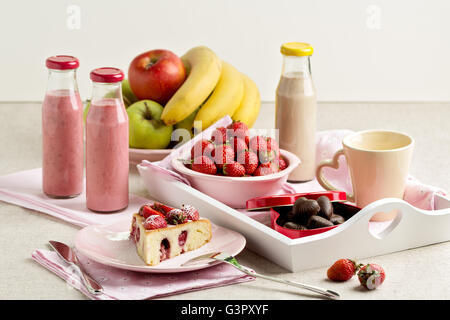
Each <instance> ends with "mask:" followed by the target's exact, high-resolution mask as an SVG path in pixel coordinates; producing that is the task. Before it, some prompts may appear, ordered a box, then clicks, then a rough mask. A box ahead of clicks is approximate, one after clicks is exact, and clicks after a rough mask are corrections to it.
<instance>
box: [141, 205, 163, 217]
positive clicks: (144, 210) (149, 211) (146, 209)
mask: <svg viewBox="0 0 450 320" xmlns="http://www.w3.org/2000/svg"><path fill="white" fill-rule="evenodd" d="M139 215H141V216H143V217H144V218H145V219H147V218H148V217H150V216H153V215H156V216H161V217H163V218H164V214H163V213H161V212H159V211H157V210H155V209H154V208H152V206H151V205H149V204H144V205H143V206H142V207H141V208H140V209H139Z"/></svg>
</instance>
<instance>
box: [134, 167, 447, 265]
mask: <svg viewBox="0 0 450 320" xmlns="http://www.w3.org/2000/svg"><path fill="white" fill-rule="evenodd" d="M138 170H139V173H140V174H141V177H142V178H143V180H144V183H145V185H146V187H147V189H148V191H149V193H150V195H151V196H152V197H153V198H155V199H158V200H160V201H162V202H166V203H168V204H169V205H172V206H181V205H182V204H184V203H189V204H192V205H193V206H195V207H197V208H198V210H199V211H200V212H201V215H202V216H204V217H206V218H208V219H211V220H212V221H213V222H214V223H216V224H218V225H221V226H224V227H226V228H230V229H232V230H235V231H237V232H240V233H242V234H243V235H244V236H245V237H246V238H247V247H248V248H249V249H250V250H252V251H255V252H256V253H258V254H260V255H262V256H264V257H266V258H267V259H269V260H271V261H273V262H275V263H277V264H278V265H280V266H282V267H284V268H286V269H288V270H290V271H292V272H296V271H301V270H306V269H311V268H317V267H323V266H329V265H331V264H332V263H333V262H334V261H335V260H337V259H340V258H343V257H345V258H353V259H362V258H367V257H372V256H376V255H381V254H387V253H391V252H396V251H402V250H406V249H410V248H416V247H421V246H425V245H429V244H434V243H438V242H444V241H448V240H450V199H448V198H445V197H443V196H439V195H437V196H436V203H435V205H436V208H437V209H438V210H434V211H426V210H421V209H417V208H415V207H413V206H411V205H410V204H408V203H407V202H405V201H403V200H400V199H396V198H387V199H381V200H378V201H376V202H373V203H371V204H370V205H368V206H366V207H365V208H363V209H362V210H361V211H360V212H358V213H357V214H356V215H354V216H353V217H352V218H351V219H349V220H347V221H346V222H345V223H344V224H342V225H340V226H338V227H337V228H334V229H332V230H330V231H327V232H324V233H321V234H317V235H313V236H308V237H304V238H299V239H289V238H288V237H286V236H284V235H282V234H280V233H278V232H277V231H275V230H273V229H271V228H270V227H268V226H265V225H264V224H262V223H260V222H257V221H255V220H254V219H252V218H250V217H248V216H246V215H245V214H243V213H241V212H239V211H237V210H235V209H233V208H230V207H228V206H226V205H225V204H223V203H221V202H219V201H217V200H215V199H213V198H211V197H209V196H207V195H205V194H204V193H202V192H200V191H198V190H196V189H194V188H192V187H190V186H188V185H186V184H184V183H182V182H179V181H174V180H173V179H172V178H170V177H167V176H165V175H162V174H161V173H159V172H157V171H155V170H153V169H152V168H151V167H144V166H140V165H138ZM392 210H397V215H396V217H395V219H394V220H393V221H392V223H391V224H389V226H388V227H386V228H385V229H384V230H382V231H381V232H379V233H374V232H373V231H369V220H370V218H371V217H372V216H373V215H374V214H375V213H377V212H391V211H392Z"/></svg>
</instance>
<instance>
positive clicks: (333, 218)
mask: <svg viewBox="0 0 450 320" xmlns="http://www.w3.org/2000/svg"><path fill="white" fill-rule="evenodd" d="M330 221H331V222H332V223H333V224H334V225H337V224H341V223H344V222H345V219H344V218H343V217H342V216H340V215H338V214H333V215H332V216H331V218H330Z"/></svg>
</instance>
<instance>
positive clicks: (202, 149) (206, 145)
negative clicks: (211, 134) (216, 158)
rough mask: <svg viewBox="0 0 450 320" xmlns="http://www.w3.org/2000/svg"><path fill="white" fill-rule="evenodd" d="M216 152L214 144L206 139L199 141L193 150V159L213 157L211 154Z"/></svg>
mask: <svg viewBox="0 0 450 320" xmlns="http://www.w3.org/2000/svg"><path fill="white" fill-rule="evenodd" d="M213 150H214V144H213V143H212V142H211V141H209V140H206V139H202V140H200V141H197V142H196V143H195V144H194V145H193V146H192V149H191V158H192V159H195V158H196V157H199V156H207V157H210V158H211V157H212V155H211V153H212V151H213Z"/></svg>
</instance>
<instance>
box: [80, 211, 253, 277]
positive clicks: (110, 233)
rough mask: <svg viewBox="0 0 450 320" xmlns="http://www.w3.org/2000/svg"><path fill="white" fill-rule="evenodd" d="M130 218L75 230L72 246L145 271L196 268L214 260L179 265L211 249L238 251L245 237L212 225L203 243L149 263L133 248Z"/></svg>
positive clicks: (108, 262) (100, 259)
mask: <svg viewBox="0 0 450 320" xmlns="http://www.w3.org/2000/svg"><path fill="white" fill-rule="evenodd" d="M130 224H131V218H130V217H124V219H120V220H118V221H116V222H114V223H111V224H105V225H92V226H87V227H85V228H83V229H81V230H80V231H78V233H77V235H76V237H75V248H76V249H77V250H78V251H79V252H81V253H82V254H83V255H85V256H87V257H88V258H90V259H91V260H94V261H96V262H99V263H102V264H105V265H108V266H112V267H116V268H119V269H125V270H131V271H138V272H148V273H175V272H186V271H192V270H198V269H203V268H207V267H210V266H213V265H215V264H217V263H221V262H219V261H217V263H214V264H208V263H203V264H195V265H190V266H186V267H184V266H181V265H182V264H183V263H185V262H186V261H188V260H190V259H192V258H194V257H197V256H200V255H204V254H207V253H210V252H217V251H222V252H226V253H229V254H231V255H233V256H234V255H237V254H238V253H239V252H241V251H242V250H243V249H244V247H245V242H246V241H245V238H244V236H242V235H241V234H240V233H237V232H235V231H232V230H229V229H225V228H223V227H219V226H217V225H215V224H211V225H212V238H211V240H210V241H209V242H208V243H207V244H205V245H204V246H203V247H201V248H199V249H197V250H194V251H189V252H186V253H183V254H181V255H179V256H177V257H175V258H172V259H169V260H166V261H163V262H161V263H160V264H159V265H157V266H148V265H146V264H145V263H144V261H142V259H141V258H140V257H139V255H138V254H137V252H136V246H135V244H134V242H133V241H131V240H130V239H128V237H129V235H130Z"/></svg>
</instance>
